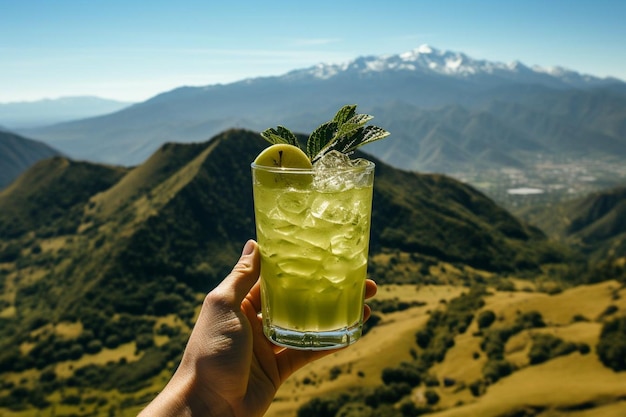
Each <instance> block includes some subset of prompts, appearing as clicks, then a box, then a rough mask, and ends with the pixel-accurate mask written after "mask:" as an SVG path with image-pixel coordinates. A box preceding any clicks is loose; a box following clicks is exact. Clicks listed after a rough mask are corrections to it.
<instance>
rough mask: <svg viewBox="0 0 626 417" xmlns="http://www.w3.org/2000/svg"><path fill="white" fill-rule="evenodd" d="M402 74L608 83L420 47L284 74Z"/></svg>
mask: <svg viewBox="0 0 626 417" xmlns="http://www.w3.org/2000/svg"><path fill="white" fill-rule="evenodd" d="M387 72H404V73H414V74H416V75H417V74H419V75H433V76H449V77H455V78H463V79H473V78H476V77H483V78H484V76H490V77H495V78H494V79H499V80H508V81H513V82H531V83H539V84H555V83H556V84H566V85H569V86H589V85H594V84H603V83H606V82H609V81H612V80H611V79H601V78H598V77H593V76H589V75H582V74H579V73H577V72H575V71H571V70H567V69H565V68H562V67H551V68H548V69H545V68H541V67H536V66H534V67H532V68H531V67H528V66H526V65H524V64H523V63H522V62H520V61H512V62H509V63H502V62H494V61H487V60H481V59H474V58H472V57H469V56H468V55H466V54H464V53H461V52H453V51H443V50H439V49H437V48H433V47H431V46H430V45H426V44H424V45H420V46H418V47H417V48H415V49H412V50H410V51H407V52H404V53H400V54H396V55H382V56H364V57H359V58H356V59H354V60H352V61H348V62H344V63H339V64H325V63H320V64H318V65H315V66H313V67H310V68H306V69H302V70H295V71H292V72H290V73H288V74H287V75H286V76H287V77H288V78H294V79H295V78H305V77H313V78H317V79H330V78H333V77H336V76H340V75H347V76H364V75H373V74H376V73H387Z"/></svg>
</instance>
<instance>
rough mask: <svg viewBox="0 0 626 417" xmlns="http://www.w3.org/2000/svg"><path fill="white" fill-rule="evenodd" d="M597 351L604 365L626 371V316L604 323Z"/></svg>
mask: <svg viewBox="0 0 626 417" xmlns="http://www.w3.org/2000/svg"><path fill="white" fill-rule="evenodd" d="M596 351H597V352H598V358H600V361H601V362H602V363H603V364H604V366H607V367H609V368H611V369H613V370H614V371H626V316H622V317H618V318H615V319H613V320H609V321H607V322H606V323H604V325H603V326H602V331H601V332H600V340H599V341H598V345H597V346H596Z"/></svg>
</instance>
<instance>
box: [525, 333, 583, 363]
mask: <svg viewBox="0 0 626 417" xmlns="http://www.w3.org/2000/svg"><path fill="white" fill-rule="evenodd" d="M577 350H578V346H577V345H576V344H575V343H572V342H566V341H564V340H563V339H561V338H559V337H556V336H554V335H552V334H536V335H534V336H533V345H532V347H531V348H530V351H529V352H528V359H529V360H530V364H531V365H537V364H540V363H543V362H546V361H548V360H550V359H552V358H555V357H557V356H562V355H568V354H570V353H572V352H575V351H577Z"/></svg>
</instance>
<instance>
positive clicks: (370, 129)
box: [261, 104, 389, 162]
mask: <svg viewBox="0 0 626 417" xmlns="http://www.w3.org/2000/svg"><path fill="white" fill-rule="evenodd" d="M372 119H373V116H370V115H369V114H358V113H357V112H356V104H351V105H346V106H343V107H342V108H341V109H339V111H338V112H337V114H335V117H333V119H332V120H330V121H328V122H326V123H322V124H321V125H320V126H319V127H318V128H317V129H315V130H314V131H313V132H311V134H310V135H309V138H308V139H307V143H306V148H305V149H303V151H304V152H305V153H306V154H307V156H308V157H309V159H310V160H311V162H315V161H316V160H318V159H320V158H321V157H322V156H323V155H325V154H326V153H328V152H330V151H332V150H337V151H339V152H341V153H345V154H347V153H349V152H352V151H354V150H355V149H356V148H358V147H360V146H362V145H365V144H367V143H370V142H374V141H376V140H379V139H383V138H386V137H387V136H389V132H387V131H386V130H385V129H382V128H380V127H378V126H371V125H370V126H366V124H367V122H369V121H370V120H372ZM261 136H262V137H263V138H264V139H265V140H267V141H268V142H270V143H272V144H277V143H287V144H290V145H294V146H299V144H298V140H297V138H296V135H294V134H293V133H292V132H291V131H290V130H289V129H287V128H286V127H284V126H278V127H276V128H269V129H267V130H265V131H263V132H261Z"/></svg>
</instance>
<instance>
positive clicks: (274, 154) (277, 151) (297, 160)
mask: <svg viewBox="0 0 626 417" xmlns="http://www.w3.org/2000/svg"><path fill="white" fill-rule="evenodd" d="M254 163H255V164H256V165H262V166H266V167H282V168H300V169H311V168H312V167H313V166H312V165H311V161H310V160H309V157H308V156H306V154H305V153H304V152H303V151H302V149H300V148H298V147H297V146H293V145H289V144H286V143H278V144H275V145H272V146H270V147H268V148H265V149H264V150H263V152H261V153H260V154H259V156H257V157H256V159H255V160H254Z"/></svg>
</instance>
